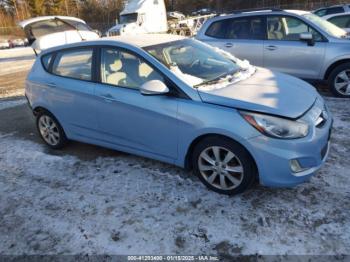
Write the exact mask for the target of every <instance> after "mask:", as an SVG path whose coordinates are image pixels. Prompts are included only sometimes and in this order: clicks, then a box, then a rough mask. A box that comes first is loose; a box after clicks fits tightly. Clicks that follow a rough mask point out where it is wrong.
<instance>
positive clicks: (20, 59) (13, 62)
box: [0, 47, 35, 76]
mask: <svg viewBox="0 0 350 262" xmlns="http://www.w3.org/2000/svg"><path fill="white" fill-rule="evenodd" d="M34 58H35V55H34V52H33V49H32V48H31V47H17V48H11V49H5V50H0V64H1V66H0V76H2V75H5V74H10V73H16V72H22V71H24V70H28V68H30V67H31V65H32V64H33V62H34Z"/></svg>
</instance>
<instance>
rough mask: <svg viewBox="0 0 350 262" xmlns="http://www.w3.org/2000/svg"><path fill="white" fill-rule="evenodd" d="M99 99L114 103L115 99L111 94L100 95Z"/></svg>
mask: <svg viewBox="0 0 350 262" xmlns="http://www.w3.org/2000/svg"><path fill="white" fill-rule="evenodd" d="M101 98H102V99H104V100H105V101H106V102H112V101H116V99H115V98H114V97H113V96H112V95H111V94H103V95H101Z"/></svg>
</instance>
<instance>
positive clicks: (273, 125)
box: [240, 111, 309, 139]
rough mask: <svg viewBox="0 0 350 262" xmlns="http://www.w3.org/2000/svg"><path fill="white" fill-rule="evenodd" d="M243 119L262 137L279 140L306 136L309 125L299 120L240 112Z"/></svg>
mask: <svg viewBox="0 0 350 262" xmlns="http://www.w3.org/2000/svg"><path fill="white" fill-rule="evenodd" d="M240 113H241V115H242V116H243V118H244V119H245V120H246V121H247V122H248V123H249V124H251V125H252V126H253V127H255V128H256V129H257V130H258V131H260V132H261V133H263V134H264V135H267V136H271V137H274V138H281V139H294V138H301V137H305V136H307V134H308V132H309V125H308V124H307V123H306V122H304V121H301V120H295V121H294V120H288V119H284V118H280V117H275V116H269V115H264V114H256V113H250V112H245V111H241V112H240Z"/></svg>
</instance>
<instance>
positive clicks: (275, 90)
mask: <svg viewBox="0 0 350 262" xmlns="http://www.w3.org/2000/svg"><path fill="white" fill-rule="evenodd" d="M198 93H199V95H200V97H201V99H202V101H203V102H205V103H211V104H217V105H223V106H228V107H233V108H237V109H242V110H249V111H256V112H261V113H267V114H273V115H278V116H282V117H288V118H298V117H300V116H301V115H302V114H304V113H305V112H306V111H307V110H308V109H309V108H310V107H311V106H312V105H313V103H314V102H315V100H316V98H317V96H318V93H317V91H316V90H315V88H314V87H313V86H311V85H309V84H308V83H306V82H304V81H302V80H300V79H297V78H295V77H292V76H289V75H286V74H282V73H278V72H273V71H271V70H268V69H264V68H257V70H256V72H255V73H254V74H253V75H252V76H251V77H249V78H248V79H246V80H242V81H240V82H237V83H234V84H230V85H227V86H225V87H222V88H217V89H213V90H208V91H207V90H200V88H199V89H198Z"/></svg>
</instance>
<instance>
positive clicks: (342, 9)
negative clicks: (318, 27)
mask: <svg viewBox="0 0 350 262" xmlns="http://www.w3.org/2000/svg"><path fill="white" fill-rule="evenodd" d="M349 12H350V5H332V6H328V7H322V8H319V9H316V10H315V11H313V12H312V13H314V14H315V15H317V16H320V17H323V16H326V15H333V14H341V13H349Z"/></svg>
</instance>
